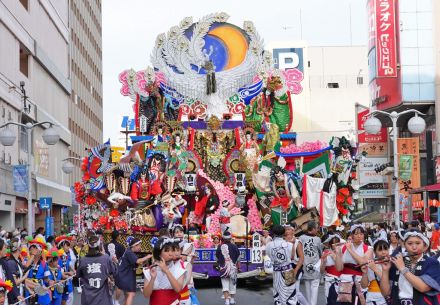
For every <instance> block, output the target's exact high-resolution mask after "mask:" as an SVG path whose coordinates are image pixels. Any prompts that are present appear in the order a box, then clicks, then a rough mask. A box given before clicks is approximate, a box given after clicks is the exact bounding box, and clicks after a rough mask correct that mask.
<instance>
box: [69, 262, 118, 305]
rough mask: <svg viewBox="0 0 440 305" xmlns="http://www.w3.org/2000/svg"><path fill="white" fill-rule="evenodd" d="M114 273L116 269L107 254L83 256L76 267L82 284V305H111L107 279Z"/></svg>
mask: <svg viewBox="0 0 440 305" xmlns="http://www.w3.org/2000/svg"><path fill="white" fill-rule="evenodd" d="M115 273H116V268H115V265H114V264H113V262H112V261H111V259H110V257H109V256H108V255H107V254H104V255H102V254H99V255H98V256H85V257H83V258H81V260H80V262H79V266H78V277H79V278H80V279H81V283H82V284H83V288H82V289H83V291H82V294H81V304H82V305H89V304H93V305H112V304H113V300H112V294H111V291H110V288H109V280H108V279H109V277H110V276H112V275H114V274H115Z"/></svg>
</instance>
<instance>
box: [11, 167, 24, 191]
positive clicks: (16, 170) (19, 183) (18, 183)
mask: <svg viewBox="0 0 440 305" xmlns="http://www.w3.org/2000/svg"><path fill="white" fill-rule="evenodd" d="M27 168H28V167H27V165H14V166H13V167H12V177H13V179H14V191H15V192H17V193H26V192H27V191H28V170H27Z"/></svg>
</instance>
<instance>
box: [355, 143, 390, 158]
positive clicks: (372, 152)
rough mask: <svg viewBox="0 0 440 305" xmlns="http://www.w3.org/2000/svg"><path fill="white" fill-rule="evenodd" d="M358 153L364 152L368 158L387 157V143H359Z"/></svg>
mask: <svg viewBox="0 0 440 305" xmlns="http://www.w3.org/2000/svg"><path fill="white" fill-rule="evenodd" d="M359 152H366V153H367V158H369V157H373V158H374V157H386V156H388V143H386V142H384V143H359Z"/></svg>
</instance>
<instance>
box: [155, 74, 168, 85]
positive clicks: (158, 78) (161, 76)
mask: <svg viewBox="0 0 440 305" xmlns="http://www.w3.org/2000/svg"><path fill="white" fill-rule="evenodd" d="M154 75H155V78H156V84H157V85H158V86H159V84H160V83H162V84H166V83H167V79H166V78H165V75H164V74H163V72H161V71H156V72H154Z"/></svg>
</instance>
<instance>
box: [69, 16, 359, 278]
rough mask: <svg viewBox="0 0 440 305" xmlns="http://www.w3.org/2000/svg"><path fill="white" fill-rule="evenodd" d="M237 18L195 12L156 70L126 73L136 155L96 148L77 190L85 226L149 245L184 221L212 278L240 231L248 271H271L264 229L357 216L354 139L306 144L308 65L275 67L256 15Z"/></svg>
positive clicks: (159, 49)
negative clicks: (222, 245)
mask: <svg viewBox="0 0 440 305" xmlns="http://www.w3.org/2000/svg"><path fill="white" fill-rule="evenodd" d="M227 20H228V15H227V14H225V13H216V14H211V15H208V16H205V17H203V18H202V19H200V20H199V21H197V22H194V21H193V19H192V18H190V17H187V18H185V19H183V20H182V21H181V22H180V23H179V25H177V26H174V27H172V28H171V29H170V30H169V31H168V33H167V34H160V35H159V36H157V38H156V43H155V47H154V49H153V52H152V54H151V58H150V61H151V63H152V65H153V66H152V67H147V68H146V69H145V70H142V71H134V70H125V71H123V72H122V73H121V74H120V75H119V80H120V82H121V83H122V89H121V93H122V95H124V96H129V97H130V98H131V100H132V102H133V103H132V106H133V111H134V117H135V124H136V135H134V136H131V141H132V145H131V147H129V148H128V149H127V151H125V152H124V151H120V149H118V148H114V147H112V146H111V144H110V142H106V143H104V144H102V145H100V146H98V147H95V148H92V149H90V151H89V156H88V157H87V158H85V159H84V161H83V164H82V170H83V172H84V176H83V179H82V181H81V182H77V183H76V184H75V193H76V201H78V202H79V203H80V204H81V219H80V224H81V226H82V228H90V229H97V228H103V229H105V230H112V229H113V228H116V229H118V230H120V231H124V232H126V233H127V234H139V235H140V236H141V237H142V238H143V240H144V241H145V242H144V251H151V243H152V242H154V240H155V236H157V234H158V231H159V230H160V229H162V228H172V227H173V225H174V224H182V225H183V226H184V227H185V228H186V229H187V230H188V235H189V238H190V240H191V241H192V242H193V243H194V245H195V247H196V254H197V258H196V265H195V267H194V270H195V271H196V272H198V274H204V275H205V276H208V275H209V276H217V275H218V273H217V271H216V270H215V268H213V263H214V262H215V248H216V245H217V242H218V241H217V240H218V238H216V237H221V235H222V232H223V231H224V230H226V229H227V230H230V231H231V233H232V235H233V237H234V241H235V243H236V244H238V245H239V246H240V251H241V254H242V256H241V261H242V262H243V263H242V267H241V269H242V273H241V274H240V275H239V277H250V276H256V275H261V274H262V273H264V272H262V271H263V256H262V250H263V246H262V244H261V239H260V234H259V233H261V231H262V230H263V229H264V228H269V227H270V226H271V225H272V224H286V223H291V222H296V223H297V224H298V225H300V227H301V225H302V224H303V223H305V222H306V221H308V220H309V219H312V218H316V219H317V220H318V221H319V222H320V224H321V225H322V226H330V225H339V224H340V223H341V222H346V221H348V220H349V217H350V213H351V211H352V209H353V206H354V205H353V202H352V194H353V191H354V190H353V188H352V186H351V181H352V176H351V173H352V169H353V166H354V165H355V163H356V160H355V159H356V158H355V147H353V146H352V145H353V144H352V143H350V142H349V141H347V139H345V138H334V139H332V140H331V142H330V144H329V145H326V144H324V143H321V142H319V141H317V142H313V143H303V144H302V145H298V146H297V145H296V143H295V139H296V134H295V133H294V132H291V128H292V122H293V118H294V115H293V113H294V108H295V107H294V106H295V95H296V94H299V93H300V92H301V90H302V88H301V81H302V79H303V75H302V72H301V71H299V70H297V69H290V70H287V71H281V70H277V69H275V68H274V67H273V64H272V54H271V53H270V52H268V51H265V50H264V49H263V41H262V39H261V38H260V36H259V35H258V33H257V31H256V29H255V27H254V25H253V23H252V22H250V21H246V22H244V24H243V27H242V28H240V27H237V26H235V25H232V24H230V23H228V22H227Z"/></svg>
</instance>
